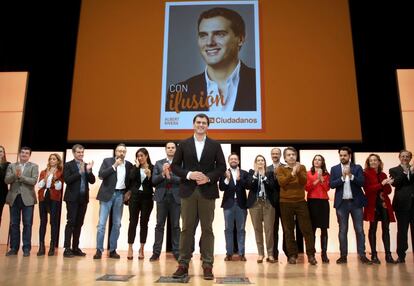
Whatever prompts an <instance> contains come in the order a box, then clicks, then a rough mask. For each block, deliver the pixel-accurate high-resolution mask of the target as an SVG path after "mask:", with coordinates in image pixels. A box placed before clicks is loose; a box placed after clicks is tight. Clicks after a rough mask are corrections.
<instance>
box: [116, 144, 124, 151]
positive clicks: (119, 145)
mask: <svg viewBox="0 0 414 286" xmlns="http://www.w3.org/2000/svg"><path fill="white" fill-rule="evenodd" d="M118 147H124V148H126V145H125V143H119V144H118V145H116V147H115V150H116V148H118Z"/></svg>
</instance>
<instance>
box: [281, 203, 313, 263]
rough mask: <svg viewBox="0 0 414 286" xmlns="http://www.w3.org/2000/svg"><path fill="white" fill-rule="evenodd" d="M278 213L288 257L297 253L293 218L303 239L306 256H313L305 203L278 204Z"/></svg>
mask: <svg viewBox="0 0 414 286" xmlns="http://www.w3.org/2000/svg"><path fill="white" fill-rule="evenodd" d="M280 211H281V215H282V226H283V233H284V237H285V241H286V248H287V253H288V256H289V257H290V256H293V255H294V256H296V255H297V254H298V252H299V250H298V245H297V243H296V240H295V234H294V229H295V216H296V219H297V221H298V223H299V228H300V230H301V232H302V234H303V236H304V238H305V244H306V254H307V255H308V256H311V255H315V238H314V233H313V229H312V223H311V220H310V216H309V210H308V206H307V204H306V202H305V201H303V202H297V203H280Z"/></svg>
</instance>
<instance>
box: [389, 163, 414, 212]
mask: <svg viewBox="0 0 414 286" xmlns="http://www.w3.org/2000/svg"><path fill="white" fill-rule="evenodd" d="M390 176H391V177H392V178H394V183H393V184H392V185H393V186H394V187H395V193H394V199H393V200H392V206H393V207H394V211H396V212H397V211H407V210H409V209H410V208H411V207H412V206H411V205H412V202H413V199H412V198H413V197H414V174H410V180H408V178H407V175H406V174H404V170H403V168H402V167H401V166H397V167H394V168H391V169H390Z"/></svg>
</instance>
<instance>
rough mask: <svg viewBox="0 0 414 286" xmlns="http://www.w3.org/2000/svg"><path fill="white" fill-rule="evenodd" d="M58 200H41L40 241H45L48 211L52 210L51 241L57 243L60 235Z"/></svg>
mask: <svg viewBox="0 0 414 286" xmlns="http://www.w3.org/2000/svg"><path fill="white" fill-rule="evenodd" d="M59 204H60V202H58V201H52V200H50V201H41V202H39V215H40V227H39V242H40V243H44V242H45V234H46V225H47V213H48V211H49V212H50V241H51V242H54V243H56V242H57V236H58V219H59V218H58V210H59Z"/></svg>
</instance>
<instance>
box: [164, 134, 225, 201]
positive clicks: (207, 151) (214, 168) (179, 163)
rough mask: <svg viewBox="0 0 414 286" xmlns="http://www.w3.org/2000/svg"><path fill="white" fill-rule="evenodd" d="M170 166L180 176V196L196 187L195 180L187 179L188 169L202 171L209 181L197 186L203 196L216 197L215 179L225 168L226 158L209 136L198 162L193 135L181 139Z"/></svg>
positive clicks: (207, 197)
mask: <svg viewBox="0 0 414 286" xmlns="http://www.w3.org/2000/svg"><path fill="white" fill-rule="evenodd" d="M171 168H172V171H173V172H174V173H175V174H177V176H179V177H180V178H181V184H180V197H181V198H187V197H189V196H191V194H192V193H193V191H194V190H195V188H196V187H197V183H196V182H195V181H193V180H187V174H188V172H190V171H200V172H203V173H204V174H205V175H206V176H207V177H209V178H210V182H208V183H206V184H204V185H200V186H198V187H199V188H200V189H201V194H202V195H203V197H205V198H206V199H216V198H218V197H219V193H218V188H217V181H218V180H219V178H220V176H222V175H223V173H224V171H225V170H226V160H225V159H224V155H223V150H222V149H221V145H220V143H218V142H217V141H215V140H213V139H210V138H209V137H207V138H206V142H205V145H204V149H203V153H202V154H201V159H200V162H199V161H198V159H197V152H196V148H195V143H194V136H191V137H190V138H188V139H185V140H183V141H181V143H180V144H179V145H178V147H177V151H176V152H175V155H174V159H173V162H172V164H171Z"/></svg>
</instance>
